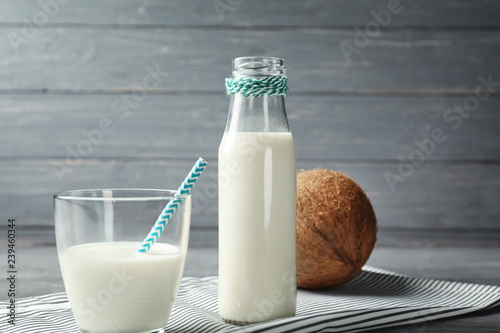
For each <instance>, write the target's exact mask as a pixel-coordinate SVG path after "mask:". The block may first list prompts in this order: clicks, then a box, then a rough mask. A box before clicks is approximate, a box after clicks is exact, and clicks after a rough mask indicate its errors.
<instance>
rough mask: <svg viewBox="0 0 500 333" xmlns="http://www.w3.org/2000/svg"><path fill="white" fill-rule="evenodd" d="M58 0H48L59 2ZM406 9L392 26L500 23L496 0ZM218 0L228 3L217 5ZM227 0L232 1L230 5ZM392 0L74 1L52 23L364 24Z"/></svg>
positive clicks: (15, 6)
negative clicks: (217, 7)
mask: <svg viewBox="0 0 500 333" xmlns="http://www.w3.org/2000/svg"><path fill="white" fill-rule="evenodd" d="M53 2H54V1H49V0H46V1H43V3H53ZM400 3H401V7H402V8H403V10H402V11H401V12H400V13H398V14H397V15H393V16H392V19H391V21H390V27H399V26H432V27H442V26H452V27H454V26H458V27H463V26H466V27H474V26H488V27H489V26H497V25H498V23H499V21H500V4H498V2H496V1H488V0H480V1H469V0H465V1H464V0H445V1H421V0H419V1H417V0H413V1H411V0H401V1H400ZM216 4H222V5H219V6H220V10H219V11H217V9H216ZM224 4H226V6H224ZM387 4H388V0H360V1H356V2H353V1H349V0H334V1H332V0H313V1H311V0H309V1H300V0H290V1H286V2H283V1H265V0H252V1H248V0H241V1H227V0H221V1H219V2H216V1H213V0H209V1H199V0H174V1H172V0H170V1H162V0H149V1H142V0H108V1H99V0H88V1H71V2H69V3H68V4H66V5H61V6H59V9H58V10H56V9H52V8H56V7H51V9H49V10H46V11H47V12H50V13H52V12H54V15H52V17H51V18H50V23H51V24H58V25H59V24H72V25H74V24H89V25H110V24H114V25H139V26H141V25H169V26H186V25H189V26H198V25H207V26H209V27H216V26H220V25H224V26H226V25H227V26H231V27H235V26H236V27H245V28H250V27H259V26H285V27H294V26H313V27H339V26H340V27H342V26H350V25H364V24H366V23H367V22H369V21H371V20H373V17H372V16H371V15H370V11H372V10H374V11H377V12H378V11H380V10H383V9H387ZM40 10H43V9H42V8H41V7H40V5H39V4H38V1H29V0H16V1H9V2H2V3H1V4H0V21H2V22H3V23H16V24H22V23H23V21H22V18H23V17H27V18H32V17H33V14H35V13H36V12H38V11H40Z"/></svg>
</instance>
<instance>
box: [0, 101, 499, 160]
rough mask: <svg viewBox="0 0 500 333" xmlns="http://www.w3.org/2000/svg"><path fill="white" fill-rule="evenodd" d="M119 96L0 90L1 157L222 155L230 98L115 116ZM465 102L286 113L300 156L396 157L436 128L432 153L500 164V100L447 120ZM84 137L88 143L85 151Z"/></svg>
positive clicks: (346, 105)
mask: <svg viewBox="0 0 500 333" xmlns="http://www.w3.org/2000/svg"><path fill="white" fill-rule="evenodd" d="M120 98H121V97H120V95H90V96H82V95H50V94H49V95H43V94H42V95H24V94H20V95H0V117H1V119H2V121H1V122H0V133H2V135H1V136H0V146H1V147H2V149H1V150H0V157H47V156H48V157H52V158H64V157H65V156H66V155H67V154H68V153H69V151H71V150H74V151H77V152H78V151H79V149H80V150H81V151H82V152H84V154H81V155H80V156H82V157H86V158H195V157H196V156H203V157H206V158H217V149H218V146H219V143H220V140H221V138H222V134H223V131H224V127H225V122H226V117H227V113H228V111H227V109H228V104H229V98H227V97H226V96H225V95H224V94H219V95H214V96H176V95H151V96H147V97H146V98H145V99H144V100H143V101H141V102H140V103H137V106H136V107H135V108H132V107H126V109H123V110H119V112H117V113H115V112H114V111H116V108H114V107H113V105H114V104H113V103H114V102H115V101H116V100H119V99H120ZM462 102H463V98H462V97H427V98H426V97H412V98H410V97H407V98H400V97H329V96H289V97H288V98H287V112H288V117H289V122H290V126H291V129H292V132H293V134H294V138H295V143H296V146H297V155H298V158H299V159H314V160H320V159H336V160H346V159H348V160H378V161H380V160H395V161H397V160H398V157H399V156H400V155H401V156H403V157H405V158H408V157H409V156H410V154H411V153H412V152H413V151H414V150H421V149H422V148H419V146H418V145H417V144H416V143H415V140H417V141H418V142H419V143H422V142H425V143H426V144H427V145H428V148H426V149H430V148H432V146H433V144H432V143H429V140H430V139H432V133H433V131H434V130H435V129H436V128H441V129H443V131H444V134H445V135H446V136H447V139H446V141H445V142H443V143H435V144H434V146H435V147H434V149H433V150H432V151H429V154H426V156H425V158H426V159H427V160H446V161H449V162H450V163H451V162H452V161H456V160H460V161H463V160H468V161H483V160H488V161H500V145H498V144H497V143H498V142H500V131H498V128H499V125H500V112H498V111H499V110H498V106H499V104H500V99H499V98H490V99H488V100H486V101H482V102H481V104H480V106H479V108H478V110H477V111H474V112H471V113H470V116H469V117H468V118H463V117H462V116H460V115H459V114H458V113H454V115H453V117H454V119H453V121H451V122H450V121H447V120H449V119H448V118H446V117H448V116H445V115H446V112H447V110H448V109H450V108H452V107H453V105H454V104H457V103H458V104H459V103H462ZM125 105H126V104H124V103H120V107H124V106H125ZM124 112H127V114H125V113H124ZM125 115H126V117H125ZM450 117H451V116H450ZM103 119H109V120H110V121H111V122H112V125H111V126H112V131H110V132H109V133H104V132H102V131H101V129H100V125H101V121H102V120H103ZM445 119H446V121H445ZM450 119H451V118H450ZM455 127H456V129H455ZM91 140H93V141H92V142H91ZM82 141H87V142H91V149H90V150H89V151H88V153H87V147H86V146H85V145H86V144H85V143H82Z"/></svg>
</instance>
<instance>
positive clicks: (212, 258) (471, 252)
mask: <svg viewBox="0 0 500 333" xmlns="http://www.w3.org/2000/svg"><path fill="white" fill-rule="evenodd" d="M4 231H5V230H4ZM1 234H3V231H2V232H1ZM18 235H19V240H20V242H19V247H18V250H19V274H18V292H19V297H25V296H34V295H43V294H46V293H51V292H59V291H64V286H63V284H62V279H61V274H60V270H59V265H58V261H57V252H56V249H55V246H54V237H53V233H52V232H42V233H33V232H32V231H28V230H25V231H22V230H19V234H18ZM400 236H401V235H400V234H391V233H387V234H384V235H382V237H383V238H384V239H387V240H388V242H387V243H386V244H381V243H377V245H376V247H375V249H374V251H373V253H372V255H371V257H370V259H369V261H368V264H369V265H372V266H375V267H380V268H384V269H388V270H392V271H395V272H398V273H403V274H408V275H411V276H415V277H422V278H435V279H443V280H451V281H460V282H472V283H482V284H492V285H498V284H499V283H500V281H499V279H498V270H499V269H500V261H499V260H498V257H499V254H500V248H498V247H486V248H485V247H480V248H477V247H476V246H475V245H474V244H477V243H478V242H480V239H481V238H482V237H483V235H480V234H479V235H476V236H472V237H471V238H470V239H469V240H463V239H460V238H458V239H456V240H453V239H454V237H455V236H454V235H453V234H449V235H448V238H449V239H450V240H451V241H452V243H453V244H457V246H446V247H442V246H439V247H437V248H436V247H433V246H425V236H423V237H419V236H417V237H415V239H414V241H415V242H419V241H422V240H423V241H424V243H421V246H419V247H418V246H417V247H416V248H404V247H403V248H401V247H392V246H390V245H387V244H391V243H392V244H394V243H398V242H399V238H400ZM202 238H206V232H205V231H198V230H193V231H191V235H190V246H189V250H188V255H187V258H186V266H185V271H184V276H212V275H217V267H218V264H217V263H218V260H217V249H216V248H215V247H213V246H212V247H197V246H195V244H194V242H193V240H196V239H202ZM41 240H45V245H44V244H43V243H41ZM21 241H22V242H21ZM0 244H2V243H0ZM5 284H6V282H3V281H1V282H0V287H5ZM499 320H500V312H499V311H498V309H494V310H492V311H487V312H478V313H474V314H472V315H468V316H461V317H455V318H451V319H446V320H439V321H431V322H426V323H423V324H419V325H414V326H399V327H397V328H392V329H391V328H388V329H383V330H380V331H375V332H391V333H392V332H394V333H396V332H398V333H400V332H409V333H410V332H415V333H417V332H430V333H433V332H472V331H473V332H485V333H486V332H488V333H490V332H495V331H496V328H497V327H498V326H497V323H498V321H499Z"/></svg>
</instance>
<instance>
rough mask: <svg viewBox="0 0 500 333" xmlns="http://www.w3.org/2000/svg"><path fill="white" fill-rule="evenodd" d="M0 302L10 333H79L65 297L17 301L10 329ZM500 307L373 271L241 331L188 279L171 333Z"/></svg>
mask: <svg viewBox="0 0 500 333" xmlns="http://www.w3.org/2000/svg"><path fill="white" fill-rule="evenodd" d="M7 305H8V302H6V301H3V302H0V315H1V318H2V320H1V321H0V332H2V333H31V332H33V333H34V332H36V333H48V332H51V333H52V332H54V333H56V332H57V333H70V332H71V333H77V332H79V331H78V328H77V326H76V324H75V321H74V318H73V315H72V313H71V308H70V306H69V303H68V300H67V297H66V294H65V293H57V294H51V295H45V296H39V297H29V298H23V299H18V300H17V301H16V305H17V307H16V325H15V326H12V325H11V324H8V323H7V320H6V318H7V316H6V314H7V311H6V306H7ZM497 305H500V287H495V286H486V285H478V284H470V283H459V282H447V281H439V280H430V279H417V278H412V277H409V276H405V275H400V274H396V273H392V272H388V271H385V270H381V269H377V268H373V267H365V268H364V269H363V272H362V273H361V274H360V275H359V276H358V277H357V278H356V279H355V280H353V281H351V282H350V283H348V284H345V285H343V286H341V287H338V288H335V289H331V290H328V291H323V292H311V291H303V290H299V291H298V294H297V315H296V316H295V317H293V318H286V319H280V320H275V321H270V322H267V323H262V324H256V325H251V326H245V327H238V326H233V325H229V324H226V323H224V322H222V321H221V319H220V318H219V316H218V314H217V278H216V277H207V278H183V279H182V284H181V287H180V289H179V294H178V296H177V300H176V303H175V306H174V309H173V310H172V314H171V316H170V320H169V323H168V326H167V327H166V329H165V331H166V332H360V331H366V330H368V329H376V328H382V327H388V326H397V325H408V324H418V323H421V325H425V322H427V321H430V320H434V319H439V318H445V317H452V316H457V315H461V314H465V313H470V312H474V311H478V310H484V309H487V308H491V307H494V306H497Z"/></svg>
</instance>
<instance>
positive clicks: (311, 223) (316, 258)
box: [296, 169, 377, 289]
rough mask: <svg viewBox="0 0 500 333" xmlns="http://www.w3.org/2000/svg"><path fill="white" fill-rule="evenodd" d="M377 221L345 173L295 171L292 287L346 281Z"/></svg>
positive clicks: (367, 248) (371, 240)
mask: <svg viewBox="0 0 500 333" xmlns="http://www.w3.org/2000/svg"><path fill="white" fill-rule="evenodd" d="M376 234H377V220H376V218H375V213H374V211H373V207H372V205H371V203H370V200H369V199H368V197H367V196H366V194H365V192H363V190H362V189H361V187H360V186H359V185H358V184H356V183H355V182H354V181H353V180H352V179H351V178H349V177H347V176H346V175H345V174H343V173H340V172H336V171H333V170H325V169H315V170H308V171H305V172H299V173H298V174H297V241H296V249H297V252H296V253H297V286H298V287H300V288H306V289H325V288H329V287H333V286H338V285H341V284H343V283H346V282H348V281H350V280H352V279H353V278H354V277H355V276H356V275H357V274H358V273H359V272H360V271H361V268H362V267H363V265H364V264H365V263H366V261H367V260H368V258H369V257H370V254H371V252H372V250H373V247H374V246H375V242H376V240H377V237H376Z"/></svg>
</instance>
